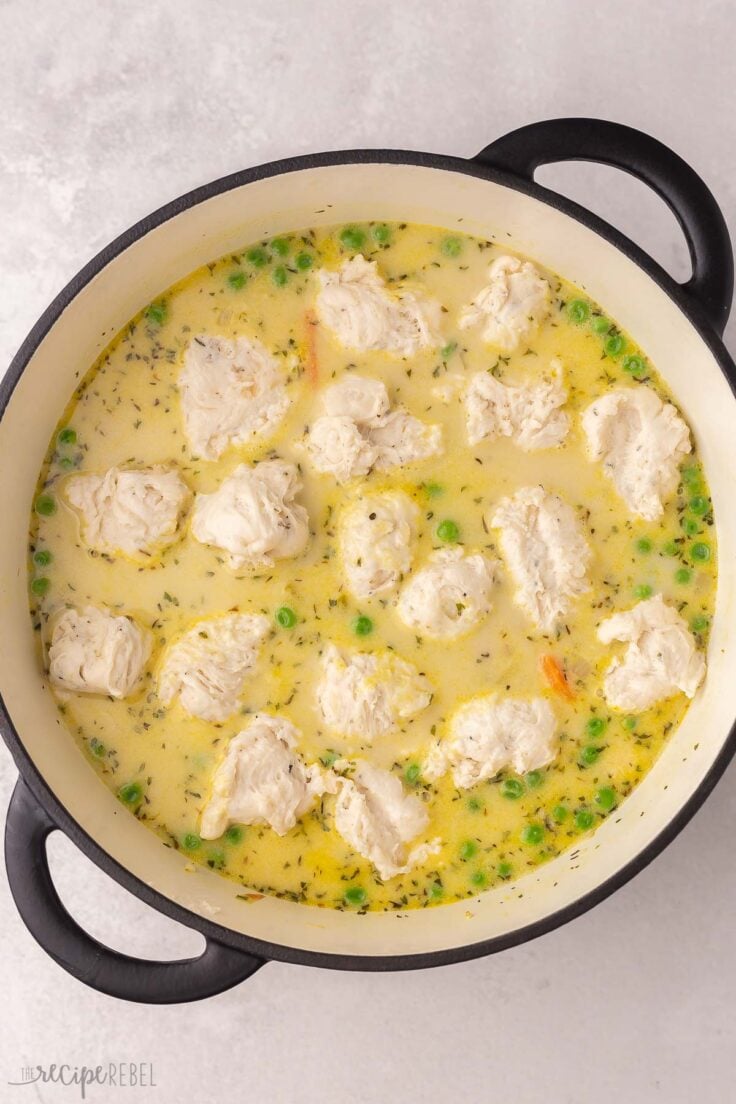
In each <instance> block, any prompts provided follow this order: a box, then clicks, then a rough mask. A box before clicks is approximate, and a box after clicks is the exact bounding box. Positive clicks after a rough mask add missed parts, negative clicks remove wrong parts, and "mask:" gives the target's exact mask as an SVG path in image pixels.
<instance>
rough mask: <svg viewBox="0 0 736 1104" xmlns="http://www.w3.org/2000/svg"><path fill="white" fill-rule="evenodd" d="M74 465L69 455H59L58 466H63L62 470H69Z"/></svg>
mask: <svg viewBox="0 0 736 1104" xmlns="http://www.w3.org/2000/svg"><path fill="white" fill-rule="evenodd" d="M74 466H75V465H74V461H73V460H72V458H71V456H61V457H59V467H60V468H63V469H64V471H71V469H72V468H73V467H74Z"/></svg>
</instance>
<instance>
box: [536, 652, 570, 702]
mask: <svg viewBox="0 0 736 1104" xmlns="http://www.w3.org/2000/svg"><path fill="white" fill-rule="evenodd" d="M539 665H540V667H541V668H542V674H543V675H544V677H545V678H546V680H547V682H548V683H549V685H550V686H551V688H552V689H553V690H554V692H555V693H556V694H559V695H560V696H561V697H563V698H565V699H566V700H567V701H574V700H575V694H574V693H573V690H572V687H571V686H570V684H569V682H568V681H567V679H566V678H565V672H564V671H563V670H562V668H561V667H560V665H559V663H558V662H557V660H556V659H555V657H554V656H553V655H543V656H542V658H541V660H540V661H539Z"/></svg>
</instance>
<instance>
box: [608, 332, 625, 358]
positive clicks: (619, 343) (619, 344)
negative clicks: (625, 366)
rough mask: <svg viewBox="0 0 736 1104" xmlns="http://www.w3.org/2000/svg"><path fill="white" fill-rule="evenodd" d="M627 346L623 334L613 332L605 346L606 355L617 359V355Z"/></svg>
mask: <svg viewBox="0 0 736 1104" xmlns="http://www.w3.org/2000/svg"><path fill="white" fill-rule="evenodd" d="M625 346H626V341H625V340H624V338H623V337H622V336H621V334H611V336H610V337H609V338H608V339H607V340H606V342H605V345H604V346H603V347H604V349H605V350H606V355H607V356H609V357H613V358H614V359H615V358H616V357H617V356H620V355H621V353H622V352H623V351H624V348H625Z"/></svg>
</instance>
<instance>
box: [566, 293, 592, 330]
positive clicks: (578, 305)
mask: <svg viewBox="0 0 736 1104" xmlns="http://www.w3.org/2000/svg"><path fill="white" fill-rule="evenodd" d="M567 317H568V318H569V319H570V321H571V322H574V323H575V325H576V326H579V325H580V323H581V322H587V320H588V318H589V317H590V304H589V303H586V301H585V299H572V300H571V301H570V302H569V303H568V304H567Z"/></svg>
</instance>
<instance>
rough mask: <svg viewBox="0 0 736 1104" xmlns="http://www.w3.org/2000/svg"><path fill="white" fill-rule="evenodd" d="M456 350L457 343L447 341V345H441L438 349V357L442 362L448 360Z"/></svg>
mask: <svg viewBox="0 0 736 1104" xmlns="http://www.w3.org/2000/svg"><path fill="white" fill-rule="evenodd" d="M456 349H457V341H448V343H447V345H443V346H442V348H441V349H440V356H441V357H442V359H443V360H449V359H450V357H451V356H452V354H453V353H454V352H455V350H456Z"/></svg>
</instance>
